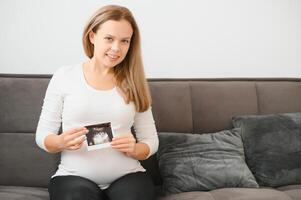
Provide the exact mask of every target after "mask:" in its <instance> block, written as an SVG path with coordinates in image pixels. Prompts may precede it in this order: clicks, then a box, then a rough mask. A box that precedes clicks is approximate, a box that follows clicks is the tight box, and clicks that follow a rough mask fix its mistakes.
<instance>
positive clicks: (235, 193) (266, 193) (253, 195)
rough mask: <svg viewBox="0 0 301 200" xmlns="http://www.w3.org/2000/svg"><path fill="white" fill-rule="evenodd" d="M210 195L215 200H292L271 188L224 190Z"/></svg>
mask: <svg viewBox="0 0 301 200" xmlns="http://www.w3.org/2000/svg"><path fill="white" fill-rule="evenodd" d="M210 193H211V194H212V196H213V198H214V199H215V200H292V198H290V197H289V196H288V195H287V194H286V193H284V192H282V191H278V190H275V189H269V188H223V189H217V190H212V191H210Z"/></svg>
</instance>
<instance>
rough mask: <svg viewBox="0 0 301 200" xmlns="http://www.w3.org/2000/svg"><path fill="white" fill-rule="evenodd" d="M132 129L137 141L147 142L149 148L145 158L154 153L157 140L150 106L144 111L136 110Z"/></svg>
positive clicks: (156, 147) (156, 148) (157, 143)
mask: <svg viewBox="0 0 301 200" xmlns="http://www.w3.org/2000/svg"><path fill="white" fill-rule="evenodd" d="M134 129H135V132H136V137H137V141H138V142H142V143H145V144H147V145H148V146H149V148H150V152H149V155H148V156H147V158H148V157H149V156H151V155H153V154H154V153H156V152H157V150H158V145H159V140H158V134H157V130H156V126H155V121H154V118H153V114H152V111H151V107H150V108H149V109H148V110H147V111H145V112H136V114H135V119H134Z"/></svg>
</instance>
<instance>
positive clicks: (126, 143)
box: [111, 133, 136, 156]
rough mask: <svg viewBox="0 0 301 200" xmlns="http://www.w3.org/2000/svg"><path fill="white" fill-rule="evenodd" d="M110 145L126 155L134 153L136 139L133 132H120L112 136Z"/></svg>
mask: <svg viewBox="0 0 301 200" xmlns="http://www.w3.org/2000/svg"><path fill="white" fill-rule="evenodd" d="M111 146H112V147H113V148H114V149H116V150H118V151H120V152H123V153H125V154H126V155H127V156H133V155H134V154H135V146H136V139H135V138H134V136H133V134H131V133H129V134H121V135H118V136H116V137H114V138H113V140H112V142H111Z"/></svg>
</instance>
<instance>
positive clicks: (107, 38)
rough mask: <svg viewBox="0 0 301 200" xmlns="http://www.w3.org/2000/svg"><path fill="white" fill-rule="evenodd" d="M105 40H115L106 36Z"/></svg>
mask: <svg viewBox="0 0 301 200" xmlns="http://www.w3.org/2000/svg"><path fill="white" fill-rule="evenodd" d="M105 40H107V41H113V38H110V37H105Z"/></svg>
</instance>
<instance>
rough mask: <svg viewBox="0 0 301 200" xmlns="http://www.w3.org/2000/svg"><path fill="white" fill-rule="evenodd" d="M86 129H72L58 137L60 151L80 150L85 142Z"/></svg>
mask: <svg viewBox="0 0 301 200" xmlns="http://www.w3.org/2000/svg"><path fill="white" fill-rule="evenodd" d="M88 132H89V131H88V129H87V128H85V127H81V128H72V129H69V130H67V131H65V132H63V133H62V134H60V135H58V137H59V142H58V144H59V149H61V150H77V149H80V148H81V147H82V145H83V142H84V141H85V140H86V134H87V133H88Z"/></svg>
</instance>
